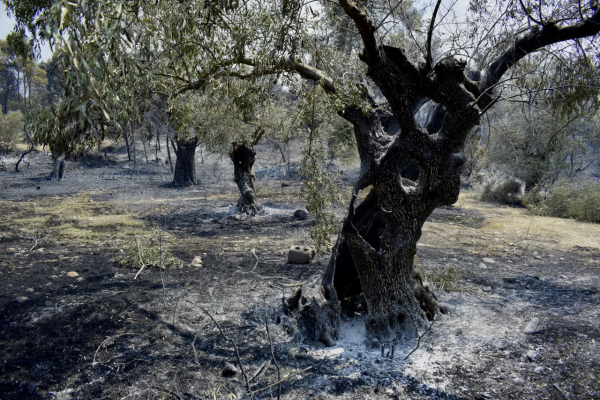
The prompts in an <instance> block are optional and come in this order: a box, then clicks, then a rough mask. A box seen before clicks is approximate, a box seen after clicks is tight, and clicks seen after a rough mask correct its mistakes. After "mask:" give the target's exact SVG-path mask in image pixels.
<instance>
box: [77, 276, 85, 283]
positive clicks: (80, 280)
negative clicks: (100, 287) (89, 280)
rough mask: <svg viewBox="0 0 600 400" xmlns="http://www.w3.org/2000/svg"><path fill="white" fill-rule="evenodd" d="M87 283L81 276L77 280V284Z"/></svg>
mask: <svg viewBox="0 0 600 400" xmlns="http://www.w3.org/2000/svg"><path fill="white" fill-rule="evenodd" d="M83 281H85V279H83V278H82V277H81V276H80V277H79V278H77V282H83Z"/></svg>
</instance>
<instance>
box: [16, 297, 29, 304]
mask: <svg viewBox="0 0 600 400" xmlns="http://www.w3.org/2000/svg"><path fill="white" fill-rule="evenodd" d="M27 300H29V297H25V296H19V297H17V298H16V299H15V301H16V302H17V303H25V302H26V301H27Z"/></svg>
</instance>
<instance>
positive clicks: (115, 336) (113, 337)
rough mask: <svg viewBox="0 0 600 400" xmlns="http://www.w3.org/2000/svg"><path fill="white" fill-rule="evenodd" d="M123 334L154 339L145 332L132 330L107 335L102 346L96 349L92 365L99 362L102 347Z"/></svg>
mask: <svg viewBox="0 0 600 400" xmlns="http://www.w3.org/2000/svg"><path fill="white" fill-rule="evenodd" d="M121 336H145V337H147V338H149V339H152V336H148V335H146V334H144V333H130V332H125V333H119V334H118V335H114V336H110V337H107V338H106V339H104V340H103V341H102V343H100V346H98V348H97V349H96V352H95V353H94V358H93V359H92V366H94V365H96V364H97V363H96V356H97V355H98V352H99V351H100V349H101V348H102V347H106V346H107V345H108V343H109V342H110V341H111V340H114V339H116V338H118V337H121Z"/></svg>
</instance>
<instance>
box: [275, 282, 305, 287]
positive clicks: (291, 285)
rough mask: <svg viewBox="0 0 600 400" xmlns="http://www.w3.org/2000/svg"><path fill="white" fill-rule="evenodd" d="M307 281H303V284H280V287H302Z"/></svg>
mask: <svg viewBox="0 0 600 400" xmlns="http://www.w3.org/2000/svg"><path fill="white" fill-rule="evenodd" d="M307 282H308V281H304V282H300V283H282V284H281V286H283V287H296V286H302V285H304V284H306V283H307Z"/></svg>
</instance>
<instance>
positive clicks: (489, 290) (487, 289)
mask: <svg viewBox="0 0 600 400" xmlns="http://www.w3.org/2000/svg"><path fill="white" fill-rule="evenodd" d="M481 290H483V291H484V292H491V291H492V287H491V286H484V287H483V288H482V289H481Z"/></svg>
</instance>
